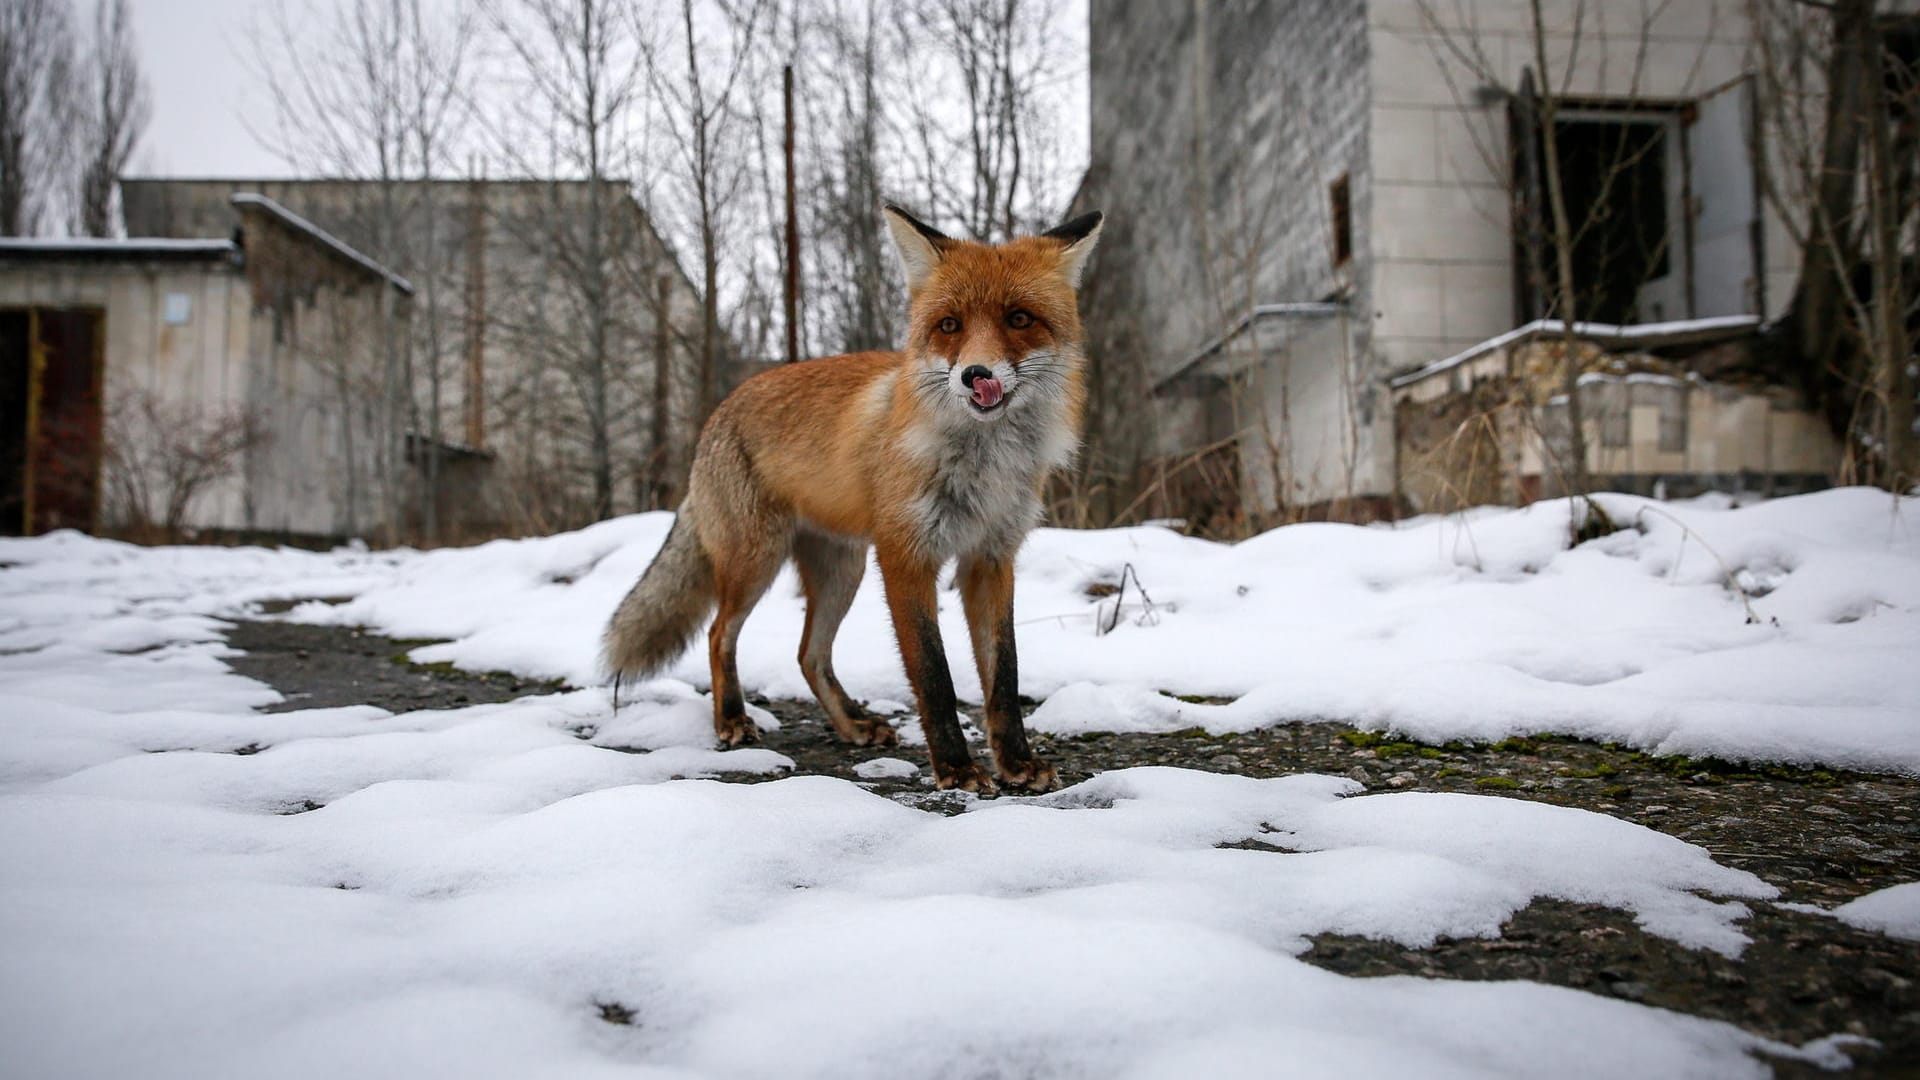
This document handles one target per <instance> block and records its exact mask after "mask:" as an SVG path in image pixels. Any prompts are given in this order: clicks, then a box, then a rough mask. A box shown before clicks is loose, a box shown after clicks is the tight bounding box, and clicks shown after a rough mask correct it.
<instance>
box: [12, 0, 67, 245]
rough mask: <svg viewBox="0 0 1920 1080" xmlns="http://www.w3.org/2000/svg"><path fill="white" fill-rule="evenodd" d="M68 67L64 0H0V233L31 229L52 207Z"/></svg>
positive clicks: (60, 165)
mask: <svg viewBox="0 0 1920 1080" xmlns="http://www.w3.org/2000/svg"><path fill="white" fill-rule="evenodd" d="M73 67H74V41H73V28H72V23H71V20H70V19H69V17H68V14H67V5H66V2H65V0H0V235H4V236H26V235H31V234H33V233H34V232H37V231H38V230H39V228H40V226H41V225H42V224H43V223H44V222H45V219H46V217H47V215H48V213H49V211H50V210H52V209H53V207H52V205H51V204H52V202H53V200H54V199H55V198H56V190H57V189H58V188H59V187H60V186H61V184H60V176H61V174H62V172H63V171H64V169H65V168H66V154H67V146H68V143H67V126H68V123H69V121H70V120H71V119H72V110H73V105H74V102H73V80H74V71H73Z"/></svg>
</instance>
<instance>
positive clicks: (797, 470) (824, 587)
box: [604, 204, 1101, 792]
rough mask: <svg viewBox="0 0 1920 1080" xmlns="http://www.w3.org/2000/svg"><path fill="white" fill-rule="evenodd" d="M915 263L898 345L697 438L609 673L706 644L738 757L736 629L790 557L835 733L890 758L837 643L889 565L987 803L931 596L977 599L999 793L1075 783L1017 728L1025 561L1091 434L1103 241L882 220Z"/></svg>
mask: <svg viewBox="0 0 1920 1080" xmlns="http://www.w3.org/2000/svg"><path fill="white" fill-rule="evenodd" d="M885 213H886V218H887V226H888V231H889V232H890V233H891V234H892V236H893V241H894V246H895V247H896V248H897V249H898V252H899V255H900V262H901V264H902V265H903V267H904V268H905V270H906V277H907V289H908V296H909V303H908V317H909V318H908V323H909V325H908V329H907V335H906V347H905V349H904V350H903V351H900V352H867V353H853V354H850V355H846V356H834V357H828V358H826V359H823V360H814V361H809V362H807V363H804V364H790V365H787V366H784V367H779V368H775V369H773V370H770V371H765V372H762V373H760V374H758V375H755V376H754V377H753V378H751V379H748V380H747V381H746V382H744V383H742V384H741V385H740V387H739V389H737V390H735V391H734V392H733V393H732V394H731V395H730V396H728V398H727V399H726V400H725V401H723V402H721V404H720V406H719V408H717V409H715V410H714V412H713V416H712V417H711V418H709V419H708V421H707V424H706V428H705V429H704V430H703V431H702V432H701V434H700V442H699V445H698V447H697V448H696V450H695V452H694V458H693V470H692V476H691V478H690V480H689V482H688V486H687V495H686V498H685V500H684V501H683V502H682V503H681V505H680V514H679V517H678V519H677V520H676V521H675V522H674V525H673V528H672V529H671V530H669V531H668V533H667V540H666V543H665V545H664V546H663V547H662V548H661V549H660V554H659V555H657V556H655V558H654V561H653V564H652V565H651V566H649V567H648V568H647V570H646V573H644V574H642V575H641V577H640V580H639V582H638V583H636V584H635V585H634V587H633V589H632V591H631V592H629V593H628V594H627V596H626V599H624V600H622V601H621V603H620V606H619V608H618V609H617V610H615V611H614V613H613V618H612V620H611V621H610V622H609V623H608V624H607V629H606V635H605V642H604V645H605V664H606V667H607V669H608V670H609V672H610V673H611V674H612V675H613V676H614V678H615V679H616V680H617V679H621V678H634V677H644V676H647V675H650V674H652V673H653V672H655V671H658V670H659V669H660V668H661V667H663V666H665V665H666V664H667V663H669V662H670V661H672V660H673V659H674V658H675V657H676V656H678V655H679V654H680V653H681V652H682V651H683V650H684V649H685V648H686V647H687V646H688V645H690V644H691V643H692V641H693V639H694V637H695V635H696V634H697V633H698V632H699V629H700V625H701V623H702V621H703V620H704V619H705V618H706V616H707V613H708V612H709V611H714V610H715V609H716V608H717V609H718V610H717V612H716V613H715V616H714V621H713V626H712V629H711V630H710V631H709V632H708V634H707V656H708V659H709V661H710V662H711V663H712V665H713V726H714V731H715V732H716V734H717V735H718V736H719V739H720V742H721V743H722V744H723V745H725V746H737V745H739V744H741V743H745V742H751V741H753V740H754V738H755V737H756V736H757V735H758V730H757V729H756V728H755V727H754V725H753V721H752V720H750V719H748V717H747V714H746V702H745V701H744V699H743V698H742V697H741V693H740V677H739V673H738V671H737V670H736V668H735V663H734V649H735V645H736V643H737V642H738V640H739V637H740V626H741V624H742V623H743V622H745V621H746V618H747V615H748V613H750V612H751V611H752V610H753V606H754V604H755V603H756V602H757V601H758V600H759V599H760V596H761V594H762V593H764V592H765V591H766V589H767V586H768V584H769V583H770V582H772V580H773V577H774V574H775V573H776V572H778V571H779V569H780V566H781V564H783V563H784V562H785V561H786V560H787V559H788V558H792V559H793V560H794V562H795V563H796V564H797V565H798V567H799V571H800V582H801V585H802V588H803V590H804V591H805V593H806V600H807V617H806V628H805V630H804V631H803V633H802V635H801V640H800V668H801V671H802V673H803V674H804V675H805V676H806V680H807V685H808V686H810V687H811V688H812V689H813V693H814V696H815V697H817V698H819V700H820V704H821V706H822V707H823V708H824V709H825V710H826V713H827V717H828V719H829V720H831V721H832V723H833V727H834V730H835V731H836V732H838V734H839V736H840V738H842V739H843V740H845V741H847V742H849V743H852V744H854V745H856V746H869V745H891V744H893V743H895V742H896V741H897V736H896V734H895V732H894V729H893V728H892V727H891V726H890V725H888V724H887V723H886V722H885V721H884V720H881V719H879V718H878V717H875V716H874V715H872V714H871V713H869V712H868V711H867V710H866V709H865V708H863V707H862V706H861V705H860V704H859V703H858V702H856V701H854V700H853V699H852V698H850V697H848V696H847V692H846V691H845V690H844V689H842V688H841V686H840V681H839V679H837V678H835V676H834V673H833V638H834V634H835V633H836V632H837V631H838V630H839V628H840V621H841V620H842V619H843V618H844V617H845V616H846V614H847V608H848V606H849V605H851V604H852V603H853V595H854V592H855V590H857V589H858V588H859V585H860V578H861V576H862V575H863V574H864V573H865V572H866V565H867V548H868V545H869V544H871V545H872V546H873V548H874V550H875V552H876V553H877V555H878V557H879V562H880V576H881V580H882V584H883V585H884V586H885V589H886V597H887V608H888V610H889V612H890V613H891V615H892V617H893V629H894V634H895V637H896V638H897V640H898V641H899V645H900V656H901V659H902V660H903V661H905V664H906V669H907V677H908V679H909V680H910V681H911V682H912V683H913V693H914V699H915V700H916V702H917V703H918V704H919V707H920V722H921V725H922V727H923V728H924V729H925V731H926V736H927V750H928V755H929V757H930V758H931V759H932V763H933V774H934V778H935V780H936V782H937V783H938V784H939V786H940V787H942V788H960V789H963V790H967V791H977V792H990V791H993V790H994V781H993V779H992V778H990V777H989V776H988V775H987V773H986V771H985V770H984V769H982V768H980V767H979V765H978V764H976V763H975V761H974V759H973V755H972V753H971V752H970V751H969V750H968V749H967V743H966V738H965V736H964V735H962V733H961V731H960V723H959V719H958V717H957V715H956V713H955V704H954V694H953V676H952V674H951V672H950V671H949V670H948V668H947V657H946V652H945V649H944V645H943V643H942V642H941V640H940V624H939V621H938V619H937V617H936V615H937V611H938V607H937V601H936V597H935V584H936V581H937V578H938V575H939V572H940V570H941V568H942V567H943V566H944V565H945V564H946V562H947V560H949V559H958V560H959V566H958V571H957V582H958V584H959V589H960V597H961V604H962V607H963V608H964V610H965V612H966V616H967V625H968V629H969V631H970V636H971V637H972V639H973V656H974V662H975V664H976V665H977V666H978V668H979V671H980V685H981V687H982V690H983V692H984V694H985V704H986V709H985V712H986V728H987V738H988V742H989V744H990V746H991V748H992V752H993V761H994V767H995V770H996V772H997V773H998V775H999V781H1000V783H1001V784H1002V785H1004V786H1006V787H1007V788H1010V789H1018V790H1025V791H1047V790H1051V789H1053V788H1055V787H1058V786H1059V781H1058V778H1057V777H1056V775H1055V773H1054V769H1053V766H1051V765H1049V764H1047V763H1046V762H1044V761H1042V760H1040V759H1038V758H1036V757H1034V756H1033V751H1032V750H1031V749H1030V748H1029V746H1028V745H1027V733H1026V727H1025V726H1024V724H1023V723H1022V722H1021V719H1020V697H1019V691H1020V677H1019V664H1018V661H1017V660H1016V658H1015V656H1014V644H1013V558H1014V553H1015V551H1016V550H1018V548H1019V547H1020V543H1021V540H1022V539H1023V538H1024V537H1025V536H1026V534H1027V532H1028V530H1030V529H1031V528H1033V526H1034V525H1035V524H1036V523H1037V522H1038V521H1039V519H1040V514H1041V506H1040V496H1041V486H1042V484H1043V483H1044V482H1045V480H1046V477H1047V473H1048V471H1049V470H1051V469H1053V468H1055V467H1057V466H1061V465H1064V464H1066V463H1067V462H1068V461H1069V460H1070V459H1071V458H1072V456H1073V454H1074V451H1075V450H1076V449H1077V447H1078V445H1079V440H1080V425H1081V412H1082V408H1083V405H1084V402H1085V397H1086V389H1085V384H1084V379H1083V375H1082V368H1083V367H1084V365H1085V358H1084V356H1083V355H1082V352H1081V330H1080V315H1079V311H1078V309H1077V306H1076V298H1077V295H1078V290H1079V286H1080V273H1081V270H1082V268H1083V267H1084V266H1085V265H1086V261H1087V256H1088V255H1089V254H1090V253H1091V252H1092V251H1093V247H1094V244H1095V243H1096V242H1097V240H1098V239H1099V235H1100V223H1101V215H1100V214H1099V213H1098V212H1095V213H1090V214H1085V215H1083V216H1081V217H1077V218H1075V219H1073V220H1072V221H1069V222H1067V223H1066V224H1064V225H1061V226H1060V227H1058V228H1056V229H1053V230H1051V231H1049V232H1046V233H1043V234H1041V235H1039V236H1029V237H1022V238H1020V239H1017V240H1014V241H1012V242H1010V243H1006V244H1001V245H998V246H988V245H985V244H980V243H974V242H971V241H963V240H956V239H953V238H952V237H949V236H945V235H942V234H941V233H939V232H937V231H935V230H934V229H933V228H931V227H929V226H927V225H925V224H923V223H921V222H919V221H917V220H915V219H914V218H913V217H912V216H911V215H909V214H908V213H907V212H906V211H904V210H902V209H900V208H899V207H897V206H894V205H892V204H888V205H887V206H886V207H885Z"/></svg>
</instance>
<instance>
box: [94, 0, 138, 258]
mask: <svg viewBox="0 0 1920 1080" xmlns="http://www.w3.org/2000/svg"><path fill="white" fill-rule="evenodd" d="M91 46H92V47H91V51H90V53H89V56H88V64H87V66H86V69H85V71H84V75H83V77H84V80H85V82H86V86H85V88H84V89H85V95H84V97H83V98H82V104H83V106H84V111H83V113H82V118H83V124H82V126H81V130H80V132H79V137H78V138H77V140H76V142H77V143H78V146H79V152H80V154H81V155H82V160H81V161H80V169H79V185H80V191H79V200H78V208H79V213H78V216H79V226H80V232H81V233H83V234H85V235H87V236H110V235H112V233H113V227H114V222H113V193H114V185H115V184H116V183H118V182H119V179H120V173H121V171H122V170H124V169H125V168H126V166H127V161H128V159H129V158H131V157H132V156H133V148H134V144H135V143H137V142H138V141H139V139H140V131H141V129H142V128H144V127H146V125H147V117H148V114H149V112H150V107H149V106H150V103H149V101H148V98H147V84H146V78H145V77H144V76H143V75H142V74H141V73H140V61H139V58H138V57H137V56H136V55H135V48H134V41H133V21H132V16H131V15H130V14H129V13H128V11H127V0H100V2H99V4H98V5H97V6H96V7H95V8H94V15H93V41H92V43H91Z"/></svg>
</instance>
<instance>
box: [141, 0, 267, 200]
mask: <svg viewBox="0 0 1920 1080" xmlns="http://www.w3.org/2000/svg"><path fill="white" fill-rule="evenodd" d="M259 6H260V5H259V0H133V17H134V31H135V33H136V34H138V35H139V41H140V59H141V61H142V63H144V64H145V66H146V72H147V83H148V86H149V87H150V89H151V92H152V94H153V119H152V121H151V122H150V123H149V124H148V125H147V131H146V134H145V135H144V136H143V137H142V138H141V140H140V146H139V148H138V149H137V150H136V151H135V152H134V160H133V167H132V169H131V170H130V171H132V172H134V173H136V174H142V173H144V174H153V173H160V174H166V175H170V176H216V175H284V174H285V173H286V171H287V170H286V167H285V166H283V165H281V164H280V162H279V161H278V160H277V159H276V158H274V156H273V155H272V154H269V153H267V152H266V151H265V150H263V149H261V148H260V146H259V144H258V143H256V142H255V141H254V139H253V136H252V135H250V134H248V133H247V129H246V127H245V125H244V124H243V123H242V122H241V119H240V109H241V107H242V106H243V105H244V104H245V103H247V102H249V101H254V102H256V103H257V101H258V98H259V91H258V90H257V89H256V88H255V86H254V83H253V80H252V78H251V77H250V76H249V74H248V71H247V68H246V66H245V65H244V64H242V63H241V62H240V57H241V50H243V49H244V48H245V45H246V29H245V28H246V25H247V21H248V19H249V18H250V17H251V14H252V12H253V11H254V10H255V9H256V8H257V7H259Z"/></svg>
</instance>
